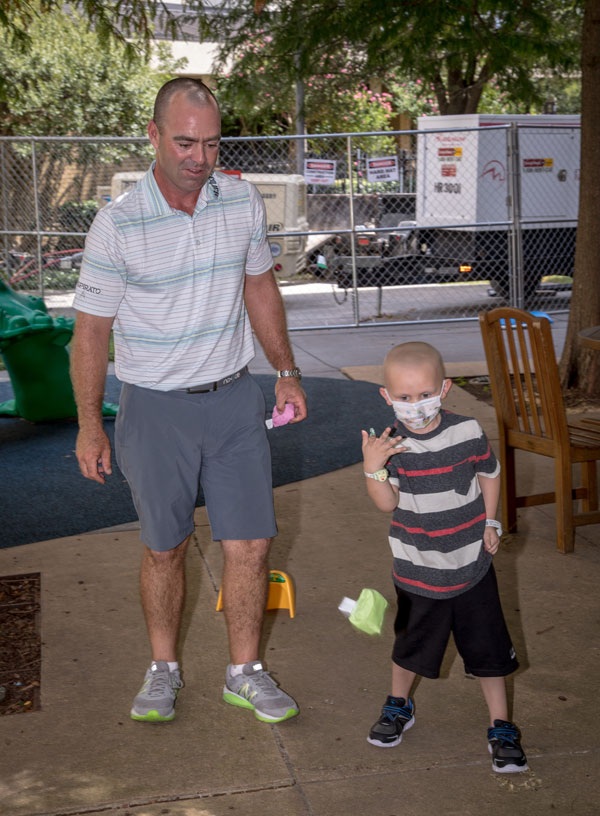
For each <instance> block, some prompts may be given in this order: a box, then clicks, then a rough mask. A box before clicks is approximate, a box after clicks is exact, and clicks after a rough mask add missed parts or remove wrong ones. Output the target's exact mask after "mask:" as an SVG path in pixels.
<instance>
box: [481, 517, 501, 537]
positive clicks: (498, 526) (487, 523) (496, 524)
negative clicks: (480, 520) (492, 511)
mask: <svg viewBox="0 0 600 816" xmlns="http://www.w3.org/2000/svg"><path fill="white" fill-rule="evenodd" d="M485 526H486V527H495V528H496V531H497V533H498V535H499V536H501V535H502V525H501V524H500V522H499V521H496V519H488V518H486V520H485Z"/></svg>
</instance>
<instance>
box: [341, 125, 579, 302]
mask: <svg viewBox="0 0 600 816" xmlns="http://www.w3.org/2000/svg"><path fill="white" fill-rule="evenodd" d="M510 125H512V126H513V127H512V129H509V128H507V126H510ZM509 131H510V132H509ZM416 141H417V185H416V186H417V189H416V200H415V212H414V215H413V216H412V217H411V220H400V218H401V216H400V217H399V219H398V222H397V224H396V225H395V228H394V226H393V225H391V224H385V225H384V224H383V223H382V224H378V226H381V227H383V226H386V227H389V231H388V230H387V229H386V232H382V231H377V232H374V233H373V235H372V237H373V239H375V238H377V239H379V243H380V245H381V246H382V247H383V249H382V251H381V253H380V255H379V257H377V255H376V254H375V255H374V254H373V253H371V255H370V257H369V258H362V257H357V259H356V264H357V277H358V284H359V285H365V286H369V285H371V286H373V285H378V286H381V285H393V284H403V283H424V282H425V283H426V282H435V281H464V280H487V281H489V282H490V290H489V292H490V294H497V295H501V296H503V297H508V296H509V295H510V293H511V273H510V270H511V264H512V258H513V257H514V256H515V255H516V256H517V257H515V263H516V265H517V266H520V267H521V268H522V270H523V282H524V286H523V288H524V292H523V294H524V297H525V299H531V298H532V296H533V295H535V292H536V290H537V288H538V286H539V284H540V282H541V280H542V278H543V277H545V276H552V275H559V276H572V272H573V261H574V252H575V234H576V224H577V207H578V192H579V153H580V117H579V116H561V115H540V116H531V115H509V114H501V115H492V114H464V115H456V116H427V117H421V118H420V119H419V120H418V131H417V134H416ZM404 218H406V216H405V217H404ZM361 235H362V236H363V238H364V237H366V234H365V233H359V237H360V236H361ZM511 241H512V246H511ZM334 269H335V274H336V278H337V280H338V283H339V284H340V285H342V286H349V285H350V284H351V280H352V276H351V258H350V257H348V254H347V253H345V255H344V257H338V258H337V260H336V263H335V266H334Z"/></svg>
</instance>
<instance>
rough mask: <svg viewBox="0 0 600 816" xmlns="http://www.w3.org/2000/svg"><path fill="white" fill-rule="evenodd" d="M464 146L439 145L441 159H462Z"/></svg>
mask: <svg viewBox="0 0 600 816" xmlns="http://www.w3.org/2000/svg"><path fill="white" fill-rule="evenodd" d="M462 152H463V149H462V147H438V158H439V159H449V158H453V159H460V158H462Z"/></svg>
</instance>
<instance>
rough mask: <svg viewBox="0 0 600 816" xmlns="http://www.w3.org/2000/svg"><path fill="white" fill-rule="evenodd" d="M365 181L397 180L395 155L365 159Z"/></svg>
mask: <svg viewBox="0 0 600 816" xmlns="http://www.w3.org/2000/svg"><path fill="white" fill-rule="evenodd" d="M367 181H398V159H397V157H396V156H382V157H381V158H379V159H367Z"/></svg>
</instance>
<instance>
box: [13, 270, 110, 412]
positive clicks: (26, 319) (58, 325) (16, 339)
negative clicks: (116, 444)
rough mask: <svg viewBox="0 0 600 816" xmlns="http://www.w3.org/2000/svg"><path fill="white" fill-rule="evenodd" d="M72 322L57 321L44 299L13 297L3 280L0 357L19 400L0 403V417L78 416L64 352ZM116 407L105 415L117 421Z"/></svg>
mask: <svg viewBox="0 0 600 816" xmlns="http://www.w3.org/2000/svg"><path fill="white" fill-rule="evenodd" d="M74 323H75V321H74V319H73V318H71V317H54V318H53V317H52V316H51V315H50V314H48V310H47V308H46V305H45V303H44V301H43V300H42V298H40V297H35V296H34V295H24V294H22V293H20V292H15V291H14V290H13V289H11V288H10V286H8V285H7V284H6V283H5V282H4V281H2V280H0V354H2V357H3V360H4V364H5V366H6V370H7V371H8V373H9V375H10V381H11V384H12V387H13V391H14V395H15V398H14V399H12V400H8V401H6V402H2V403H0V416H13V417H22V418H23V419H27V420H28V421H29V422H44V421H48V420H53V419H73V418H75V417H76V416H77V406H76V405H75V398H74V396H73V386H72V384H71V375H70V373H69V353H68V351H67V349H66V346H67V344H68V343H69V341H70V340H71V337H72V336H73V325H74ZM118 407H119V406H118V405H115V404H114V403H108V402H105V403H104V404H103V406H102V414H103V415H104V416H115V415H116V413H117V409H118Z"/></svg>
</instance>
